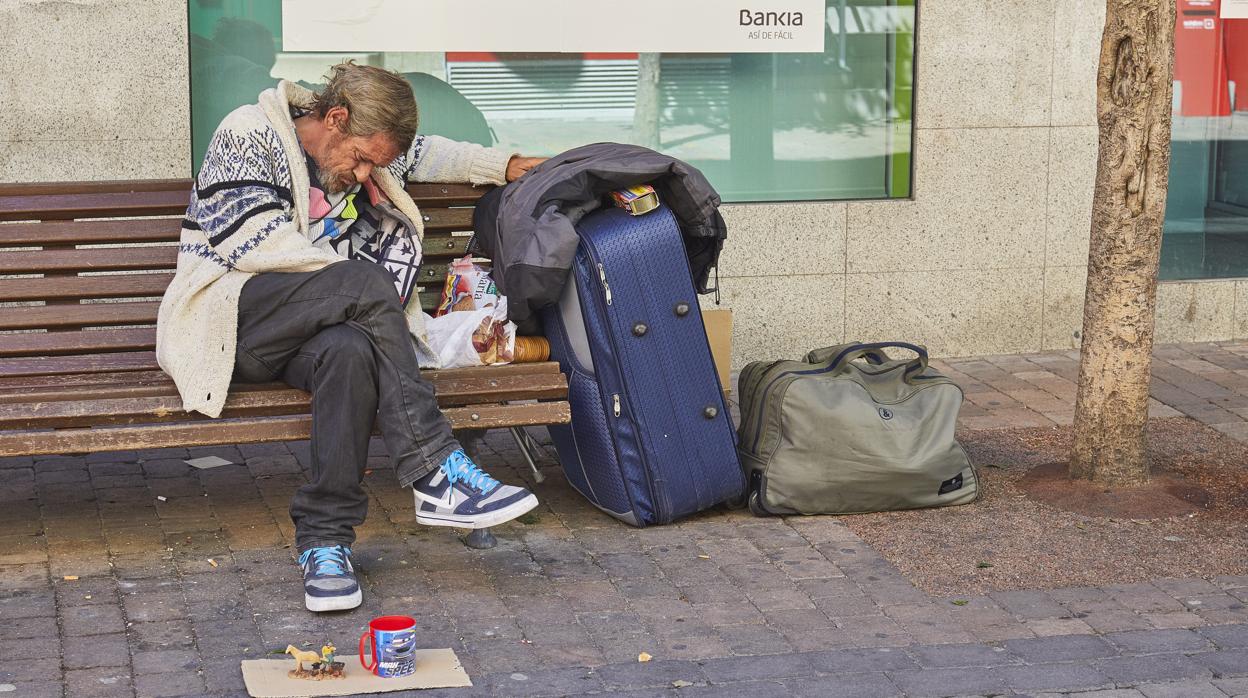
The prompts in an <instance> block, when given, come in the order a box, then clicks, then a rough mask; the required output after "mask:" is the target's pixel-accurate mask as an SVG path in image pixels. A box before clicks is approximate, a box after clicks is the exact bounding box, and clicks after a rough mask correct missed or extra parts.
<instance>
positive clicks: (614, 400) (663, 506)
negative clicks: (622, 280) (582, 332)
mask: <svg viewBox="0 0 1248 698" xmlns="http://www.w3.org/2000/svg"><path fill="white" fill-rule="evenodd" d="M581 248H582V249H584V250H585V256H586V257H588V258H589V261H590V263H591V264H593V265H594V266H596V267H598V280H599V281H600V282H601V283H602V291H603V300H605V301H606V302H607V305H611V285H610V284H609V283H607V270H606V269H605V268H604V267H603V265H602V262H599V261H598V255H597V254H596V253H595V251H594V247H593V245H591V244H590V243H589V241H588V240H585V239H582V241H581ZM604 320H605V321H606V322H607V325H608V326H610V325H612V324H613V323H612V322H611V318H610V316H606V317H604ZM607 342H608V343H609V344H611V345H612V346H611V351H612V353H614V354H615V355H616V356H617V357H618V356H619V355H620V353H619V348H618V347H616V346H615V337H614V333H612V332H610V331H608V332H607ZM621 370H622V368H621ZM616 379H617V382H616V384H617V385H621V384H623V376H620V375H617V376H616ZM623 408H624V406H623V400H622V399H621V398H620V394H619V393H612V394H611V412H612V413H613V414H614V416H615V417H617V418H619V417H620V416H621V415H622V414H623V411H624V409H623ZM630 415H631V413H630ZM630 420H631V421H633V424H634V428H636V429H638V439H640V438H641V436H640V430H639V428H638V427H637V426H636V420H632V419H631V416H630ZM642 467H644V468H646V470H647V472H648V473H649V470H650V468H649V466H648V465H647V464H646V463H645V459H642ZM649 475H650V477H651V479H653V476H654V474H653V473H649ZM646 488H647V489H648V490H649V493H650V500H651V501H652V502H654V513H655V516H657V517H658V519H659V520H665V519H666V518H667V517H668V515H669V512H670V511H671V505H670V504H669V503H668V502H667V500H666V497H663V496H661V494H660V493H659V492H656V491H655V490H654V487H653V486H652V485H651V484H650V483H647V484H646Z"/></svg>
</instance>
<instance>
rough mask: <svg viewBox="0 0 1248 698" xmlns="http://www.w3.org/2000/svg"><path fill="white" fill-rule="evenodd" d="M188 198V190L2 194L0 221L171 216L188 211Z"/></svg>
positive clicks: (0, 198)
mask: <svg viewBox="0 0 1248 698" xmlns="http://www.w3.org/2000/svg"><path fill="white" fill-rule="evenodd" d="M189 201H190V190H189V189H187V190H184V191H142V190H138V191H127V192H107V193H94V192H93V193H71V194H33V195H30V196H3V197H0V221H27V220H42V221H47V220H64V219H67V218H118V217H121V216H171V215H180V214H184V213H186V206H187V203H188V202H189Z"/></svg>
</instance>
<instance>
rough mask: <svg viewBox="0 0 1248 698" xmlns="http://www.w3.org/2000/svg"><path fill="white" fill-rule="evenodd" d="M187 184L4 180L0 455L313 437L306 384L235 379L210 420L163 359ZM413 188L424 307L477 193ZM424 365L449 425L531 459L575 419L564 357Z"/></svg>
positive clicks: (458, 252) (436, 290)
mask: <svg viewBox="0 0 1248 698" xmlns="http://www.w3.org/2000/svg"><path fill="white" fill-rule="evenodd" d="M190 191H191V182H190V180H186V179H178V180H145V181H120V182H70V183H54V184H0V456H18V455H44V454H67V453H89V452H96V451H113V450H123V449H125V450H128V449H147V448H161V447H169V446H208V445H216V444H232V443H256V442H265V441H288V440H296V439H306V438H308V436H309V429H310V426H311V415H310V414H309V410H310V402H309V395H308V394H307V393H305V392H303V391H301V390H296V389H294V388H291V387H289V386H287V385H286V384H284V383H270V384H260V385H257V384H238V385H234V386H232V387H231V390H230V396H229V399H228V400H227V401H226V404H225V411H224V412H223V413H222V416H221V418H220V419H208V418H206V417H203V416H202V415H199V414H188V413H186V412H184V411H182V401H181V399H180V398H179V397H178V393H177V390H176V389H175V387H174V385H173V382H172V381H171V380H170V379H169V378H168V376H166V375H165V374H164V373H162V372H161V371H160V369H159V367H158V366H157V364H156V354H155V352H154V349H155V344H156V328H155V323H156V311H157V309H158V308H159V306H160V296H161V294H163V293H164V291H165V287H166V286H167V285H168V284H169V281H170V280H171V279H172V278H173V270H174V269H175V267H176V264H177V251H178V250H177V242H178V237H179V234H180V229H181V219H182V216H183V215H184V214H185V212H186V206H187V203H188V201H189V197H190ZM408 191H409V192H410V193H411V194H412V197H413V199H414V200H415V201H416V204H417V205H418V206H420V208H421V213H422V214H424V219H425V231H426V237H425V241H424V259H425V262H424V265H423V266H422V268H421V272H420V273H421V276H422V286H423V290H422V291H421V294H420V301H421V303H422V305H423V306H424V307H425V308H426V309H430V308H432V307H433V306H435V305H436V303H437V302H438V299H439V296H440V294H441V290H442V281H443V278H444V277H445V273H446V262H448V261H450V260H451V259H453V258H454V257H456V256H462V255H463V254H464V251H465V249H466V247H467V243H468V235H467V234H466V233H465V232H463V231H470V230H471V227H472V205H473V203H474V202H475V201H476V199H477V198H478V197H479V196H480V195H481V194H482V193H483V190H482V189H476V188H473V187H470V186H467V185H412V186H409V187H408ZM3 221H16V222H8V223H6V222H3ZM425 375H426V377H427V378H429V380H431V381H432V382H433V383H434V385H435V386H436V387H437V393H438V404H439V406H440V407H441V409H442V411H443V412H444V413H445V414H446V416H447V417H448V418H449V419H450V421H451V424H452V425H453V426H454V427H455V428H456V429H462V430H484V429H493V428H511V429H512V433H513V435H515V436H516V438H517V441H518V442H520V444H521V447H522V451H524V452H525V456H526V459H529V461H530V462H529V464H530V467H532V466H533V464H532V460H531V459H530V458H529V454H528V452H527V450H525V446H526V445H527V443H526V441H527V435H526V434H525V433H524V432H523V430H522V429H520V428H521V427H524V426H535V425H549V424H566V423H568V422H569V421H570V419H571V416H570V411H569V407H568V403H567V391H568V388H567V381H566V379H565V377H564V376H563V374H562V373H560V372H559V366H558V364H557V363H553V362H543V363H531V364H513V365H508V366H483V367H475V368H467V369H450V370H440V371H427V372H425ZM534 472H535V473H537V470H536V468H534ZM538 477H539V479H540V474H538Z"/></svg>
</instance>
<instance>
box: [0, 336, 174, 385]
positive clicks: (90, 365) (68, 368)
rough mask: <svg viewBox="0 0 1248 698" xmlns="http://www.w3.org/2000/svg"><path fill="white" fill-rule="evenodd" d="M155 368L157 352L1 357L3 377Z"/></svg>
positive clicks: (69, 374) (49, 375)
mask: <svg viewBox="0 0 1248 698" xmlns="http://www.w3.org/2000/svg"><path fill="white" fill-rule="evenodd" d="M8 341H9V340H8V339H7V338H6V339H5V340H4V341H3V342H0V347H3V346H4V345H5V344H6V343H7V342H8ZM154 368H157V365H156V353H155V352H151V351H135V352H118V353H114V354H84V355H82V356H24V357H21V358H7V359H6V358H0V378H8V377H21V376H29V377H38V376H42V377H53V376H72V375H77V374H92V373H107V372H114V371H146V370H150V369H154Z"/></svg>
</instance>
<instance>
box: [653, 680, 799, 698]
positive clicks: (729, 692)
mask: <svg viewBox="0 0 1248 698" xmlns="http://www.w3.org/2000/svg"><path fill="white" fill-rule="evenodd" d="M669 695H674V696H680V698H719V697H720V696H733V697H734V698H785V697H786V696H791V695H793V694H792V693H790V692H789V689H788V688H787V687H786V686H785V685H784V684H783V683H781V682H779V681H746V682H741V683H731V684H716V685H712V686H690V687H687V688H681V689H674V690H672V691H671V693H670V694H669Z"/></svg>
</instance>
